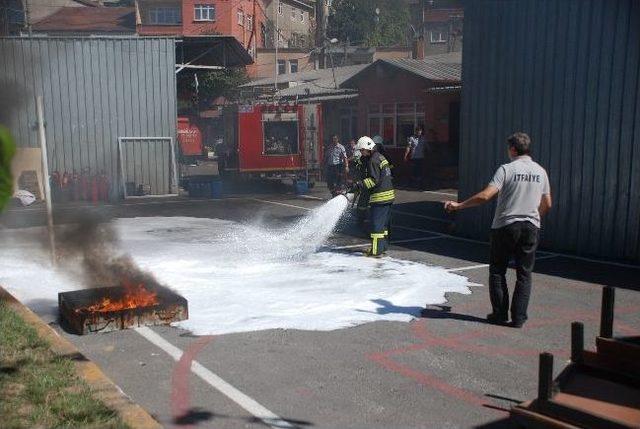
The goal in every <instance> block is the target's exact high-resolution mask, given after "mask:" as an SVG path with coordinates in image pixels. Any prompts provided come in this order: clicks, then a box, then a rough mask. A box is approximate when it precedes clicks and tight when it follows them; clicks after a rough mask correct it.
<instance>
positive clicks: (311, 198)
mask: <svg viewBox="0 0 640 429" xmlns="http://www.w3.org/2000/svg"><path fill="white" fill-rule="evenodd" d="M298 197H299V198H305V199H307V200H318V201H327V200H325V199H324V198H320V197H314V196H313V195H298Z"/></svg>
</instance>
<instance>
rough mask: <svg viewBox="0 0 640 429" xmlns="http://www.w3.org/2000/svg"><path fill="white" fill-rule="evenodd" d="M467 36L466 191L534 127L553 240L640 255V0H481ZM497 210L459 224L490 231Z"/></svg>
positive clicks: (481, 182)
mask: <svg viewBox="0 0 640 429" xmlns="http://www.w3.org/2000/svg"><path fill="white" fill-rule="evenodd" d="M464 37H465V42H464V52H463V76H462V78H463V82H464V83H463V92H462V112H461V116H462V118H461V121H462V125H461V143H460V159H459V162H460V197H461V198H466V197H468V196H470V195H472V194H473V193H474V192H476V191H478V190H479V189H481V188H483V187H484V186H485V185H486V184H487V183H488V181H489V180H490V178H491V176H492V174H493V172H494V171H495V169H496V168H497V167H498V166H499V165H500V164H502V163H505V162H508V159H507V155H506V146H505V139H506V137H507V136H508V135H509V134H511V133H513V132H515V131H524V132H527V133H528V134H529V135H530V136H531V137H532V140H533V145H534V146H533V157H534V158H535V159H536V160H537V161H538V162H539V163H540V164H542V165H543V166H544V167H545V168H547V170H548V172H549V176H550V179H551V184H552V192H553V197H554V202H555V207H554V208H553V211H552V213H551V214H550V215H549V216H548V218H547V219H546V220H545V222H544V227H543V245H544V246H545V247H546V248H548V249H552V250H556V251H563V252H569V253H574V254H580V255H589V256H597V257H602V258H607V259H616V260H626V261H632V262H634V263H636V264H638V263H640V244H639V243H640V238H639V233H640V83H639V82H640V1H637V0H562V1H558V0H511V1H507V0H472V1H468V2H467V3H466V4H465V23H464ZM492 209H493V207H486V208H484V209H473V210H470V211H468V212H466V213H461V214H460V216H458V221H457V230H458V232H459V233H460V234H462V235H466V236H470V237H476V238H486V237H487V234H488V231H489V227H490V222H491V217H492Z"/></svg>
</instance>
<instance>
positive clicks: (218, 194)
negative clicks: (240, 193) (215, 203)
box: [211, 180, 222, 199]
mask: <svg viewBox="0 0 640 429" xmlns="http://www.w3.org/2000/svg"><path fill="white" fill-rule="evenodd" d="M211 198H216V199H217V198H222V181H220V180H214V181H212V182H211Z"/></svg>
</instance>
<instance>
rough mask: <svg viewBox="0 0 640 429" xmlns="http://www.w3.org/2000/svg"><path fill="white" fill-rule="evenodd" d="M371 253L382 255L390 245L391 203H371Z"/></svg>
mask: <svg viewBox="0 0 640 429" xmlns="http://www.w3.org/2000/svg"><path fill="white" fill-rule="evenodd" d="M369 216H370V221H371V254H372V255H374V256H377V255H381V254H383V253H384V252H386V251H387V248H388V247H389V224H390V223H391V204H371V207H370V208H369Z"/></svg>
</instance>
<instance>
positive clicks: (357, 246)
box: [330, 236, 441, 250]
mask: <svg viewBox="0 0 640 429" xmlns="http://www.w3.org/2000/svg"><path fill="white" fill-rule="evenodd" d="M436 238H441V237H438V236H433V237H422V238H408V239H406V240H396V241H391V243H390V244H391V245H394V244H403V243H414V242H419V241H429V240H435V239H436ZM368 246H371V243H362V244H349V245H347V246H336V247H331V248H330V249H331V250H343V249H357V248H359V247H368Z"/></svg>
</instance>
